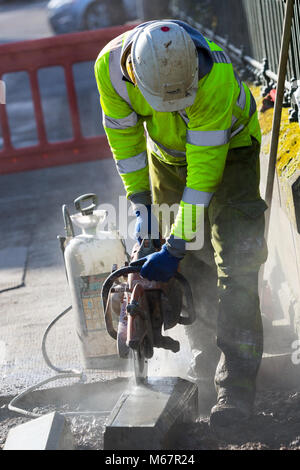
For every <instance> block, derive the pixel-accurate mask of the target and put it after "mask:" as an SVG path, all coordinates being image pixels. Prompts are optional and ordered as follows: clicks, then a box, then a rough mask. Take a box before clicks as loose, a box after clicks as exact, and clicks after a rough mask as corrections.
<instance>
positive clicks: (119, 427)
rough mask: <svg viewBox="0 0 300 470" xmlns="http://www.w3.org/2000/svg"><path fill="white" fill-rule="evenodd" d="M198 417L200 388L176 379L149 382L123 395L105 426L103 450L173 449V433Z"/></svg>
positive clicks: (168, 378) (150, 379)
mask: <svg viewBox="0 0 300 470" xmlns="http://www.w3.org/2000/svg"><path fill="white" fill-rule="evenodd" d="M197 416H198V391H197V386H196V385H195V384H193V383H191V382H189V381H187V380H183V379H180V378H177V377H167V378H158V377H156V378H149V380H148V383H147V384H145V385H142V386H132V388H131V389H129V390H127V391H126V392H124V393H123V394H122V396H121V397H120V399H119V401H118V403H117V404H116V406H115V408H114V409H113V411H112V413H111V415H110V417H109V418H108V420H107V423H106V429H105V432H104V450H113V449H114V450H159V449H166V448H171V447H172V431H173V429H174V427H176V426H177V425H179V423H182V422H191V421H194V420H195V419H196V418H197Z"/></svg>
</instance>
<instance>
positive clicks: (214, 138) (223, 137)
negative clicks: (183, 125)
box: [186, 129, 231, 147]
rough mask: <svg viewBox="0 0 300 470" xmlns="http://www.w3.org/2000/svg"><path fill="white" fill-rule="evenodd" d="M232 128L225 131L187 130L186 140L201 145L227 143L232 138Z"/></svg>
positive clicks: (211, 145)
mask: <svg viewBox="0 0 300 470" xmlns="http://www.w3.org/2000/svg"><path fill="white" fill-rule="evenodd" d="M230 133H231V129H226V130H224V131H191V130H187V133H186V141H187V143H189V144H192V145H198V146H201V147H214V146H218V145H225V144H227V143H228V142H229V140H230Z"/></svg>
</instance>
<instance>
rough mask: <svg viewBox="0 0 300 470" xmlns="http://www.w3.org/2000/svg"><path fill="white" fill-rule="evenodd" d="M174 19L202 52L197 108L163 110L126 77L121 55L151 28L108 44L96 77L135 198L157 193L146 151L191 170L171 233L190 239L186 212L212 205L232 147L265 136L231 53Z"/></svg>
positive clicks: (120, 167) (121, 168)
mask: <svg viewBox="0 0 300 470" xmlns="http://www.w3.org/2000/svg"><path fill="white" fill-rule="evenodd" d="M173 21H175V22H176V23H178V24H180V25H181V26H182V27H184V28H185V29H186V31H187V32H188V33H189V34H190V35H191V38H192V39H193V41H194V43H195V45H196V48H197V50H198V58H199V82H198V92H197V95H196V99H195V101H194V103H193V105H192V106H190V107H188V108H186V109H184V110H182V111H178V112H157V111H155V110H154V109H153V108H152V107H151V106H150V105H149V104H148V102H147V101H146V100H145V98H144V97H143V96H142V94H141V92H140V90H139V89H138V87H137V86H134V84H133V83H131V82H130V81H129V80H128V79H127V78H126V77H124V76H123V74H122V71H121V66H120V59H121V55H122V51H123V50H124V49H125V48H127V47H128V44H129V43H130V42H132V41H133V39H134V35H135V34H137V32H138V30H139V28H143V27H144V26H145V25H147V24H149V23H144V24H143V25H139V26H138V27H137V28H135V29H133V30H131V31H129V32H127V33H125V34H123V35H121V36H119V37H117V38H115V39H114V40H112V41H111V42H110V43H109V44H107V46H106V47H105V48H104V49H103V50H102V51H101V52H100V54H99V56H98V58H97V61H96V63H95V76H96V81H97V85H98V89H99V93H100V103H101V107H102V112H103V125H104V129H105V132H106V135H107V138H108V141H109V144H110V147H111V150H112V153H113V156H114V159H115V162H116V166H117V169H118V171H119V174H120V176H121V178H122V180H123V183H124V186H125V189H126V192H127V197H128V198H130V199H131V198H133V197H135V196H136V195H139V194H149V195H150V192H149V191H150V185H149V174H148V161H147V149H148V150H150V151H151V152H152V153H154V154H155V156H156V157H157V158H159V159H161V160H162V161H164V162H166V163H168V164H170V165H180V166H182V165H187V180H186V188H185V190H184V193H183V195H182V201H181V203H180V211H179V214H178V216H177V218H176V221H175V224H174V225H173V227H172V233H173V234H174V235H175V236H176V237H180V238H183V239H185V240H190V239H191V237H190V235H189V234H185V233H183V232H182V219H183V217H184V211H186V213H187V208H189V209H191V208H192V209H194V207H193V206H195V205H196V206H197V205H204V206H208V204H209V202H210V199H211V197H212V195H213V193H214V192H215V191H216V189H217V187H218V185H219V184H220V182H221V180H222V174H223V171H224V166H225V162H226V156H227V153H228V150H229V149H230V148H235V147H244V146H250V145H251V136H253V137H254V138H256V139H257V140H258V141H260V140H261V132H260V127H259V122H258V118H257V111H256V103H255V100H254V98H253V96H252V94H251V92H250V90H249V88H248V87H247V86H246V84H245V83H243V82H241V81H240V79H239V77H238V76H237V75H236V74H235V72H234V70H233V66H232V63H231V61H230V59H229V57H228V56H227V54H226V53H225V52H224V51H223V50H222V48H221V47H219V46H218V45H217V44H215V43H214V42H212V41H210V40H208V39H206V38H205V37H204V36H203V35H202V34H201V33H199V32H198V31H196V30H195V29H194V28H191V27H190V26H189V25H187V24H186V23H184V22H182V21H177V20H173ZM143 202H144V203H145V199H143ZM148 203H151V199H150V200H149V201H148ZM190 213H193V214H194V213H195V212H194V211H192V212H191V211H190ZM193 225H194V224H193Z"/></svg>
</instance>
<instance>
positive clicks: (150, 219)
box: [134, 204, 160, 246]
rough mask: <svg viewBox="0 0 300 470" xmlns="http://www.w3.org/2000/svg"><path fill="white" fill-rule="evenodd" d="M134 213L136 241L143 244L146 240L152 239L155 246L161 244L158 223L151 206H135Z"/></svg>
mask: <svg viewBox="0 0 300 470" xmlns="http://www.w3.org/2000/svg"><path fill="white" fill-rule="evenodd" d="M134 213H135V215H136V224H135V233H134V236H135V239H136V240H137V241H138V242H139V243H140V244H141V243H142V240H143V239H144V238H151V239H152V240H153V241H154V244H155V246H160V245H158V244H159V243H160V241H159V240H160V237H159V229H158V222H157V219H156V217H155V215H154V214H153V212H152V209H151V204H148V205H146V206H145V205H143V204H139V205H135V206H134Z"/></svg>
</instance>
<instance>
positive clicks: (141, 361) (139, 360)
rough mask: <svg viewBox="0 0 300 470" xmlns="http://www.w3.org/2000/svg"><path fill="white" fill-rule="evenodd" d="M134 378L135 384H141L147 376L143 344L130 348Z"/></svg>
mask: <svg viewBox="0 0 300 470" xmlns="http://www.w3.org/2000/svg"><path fill="white" fill-rule="evenodd" d="M131 354H132V362H133V371H134V378H135V382H136V384H137V385H140V384H143V383H145V382H146V381H147V377H148V359H147V358H146V357H145V353H144V348H143V345H141V346H140V347H139V348H138V349H131Z"/></svg>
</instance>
